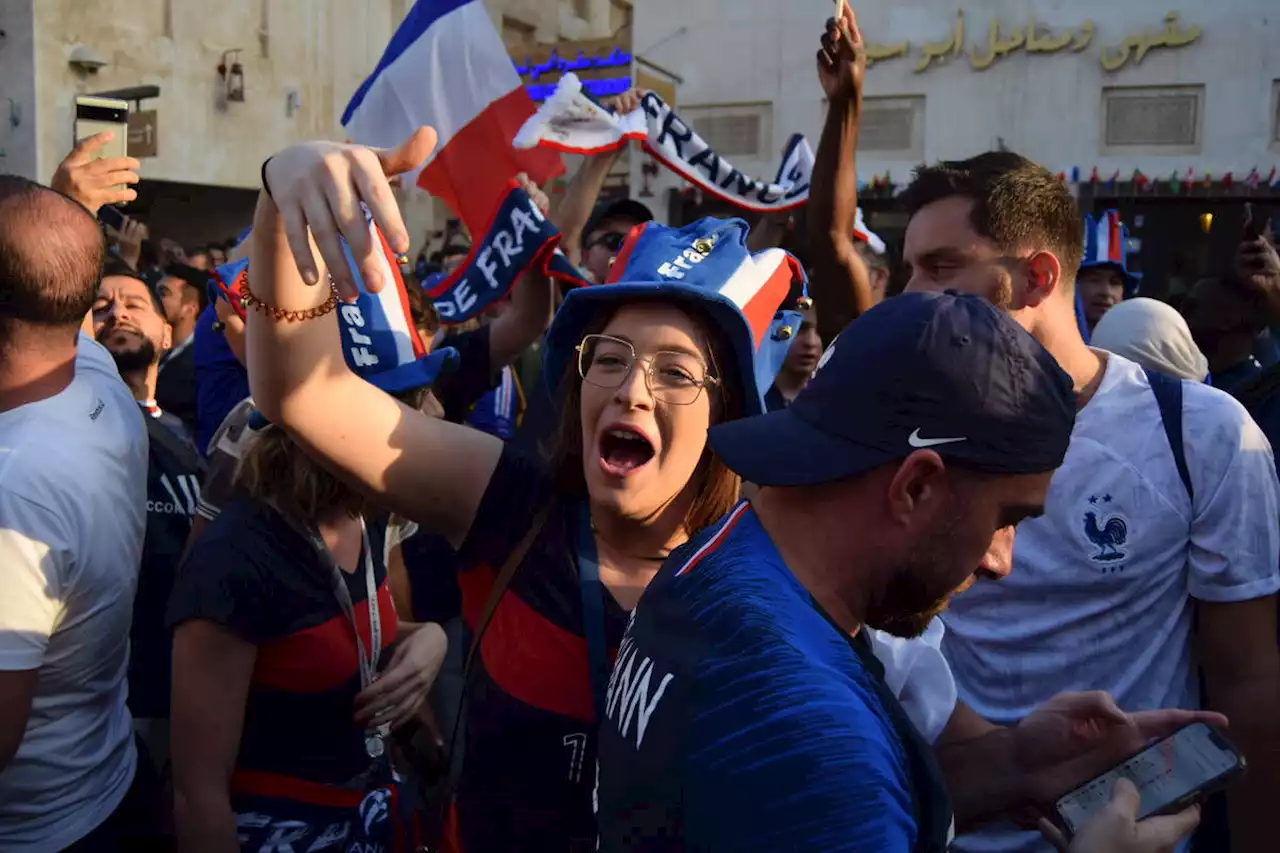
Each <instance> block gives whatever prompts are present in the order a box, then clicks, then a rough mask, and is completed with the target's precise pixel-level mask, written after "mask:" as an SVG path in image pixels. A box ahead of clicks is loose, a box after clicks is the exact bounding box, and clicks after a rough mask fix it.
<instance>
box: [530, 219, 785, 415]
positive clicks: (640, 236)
mask: <svg viewBox="0 0 1280 853" xmlns="http://www.w3.org/2000/svg"><path fill="white" fill-rule="evenodd" d="M747 231H748V227H747V223H745V222H743V221H742V220H741V219H714V218H711V217H707V218H704V219H700V220H698V221H697V222H694V223H692V224H691V225H686V226H685V227H683V228H671V227H668V226H665V225H660V224H658V223H656V222H646V223H643V224H641V225H637V226H636V227H635V228H633V229H632V231H631V233H630V234H629V235H628V236H627V239H626V241H625V242H624V243H623V244H622V247H621V248H620V249H619V251H618V255H617V257H616V258H615V259H614V262H613V266H612V267H611V270H610V274H609V280H608V281H607V282H606V283H604V284H597V285H589V286H584V287H578V288H575V289H573V290H571V291H569V293H568V295H567V296H566V297H565V300H564V303H563V304H562V305H561V306H560V310H559V311H558V312H557V313H556V316H555V319H554V320H553V321H552V323H551V328H550V329H548V330H547V344H546V353H545V356H544V362H543V373H544V375H545V376H546V377H547V381H548V383H549V384H550V385H551V387H552V390H554V389H555V387H556V385H557V384H558V383H559V382H560V381H561V380H562V378H563V377H564V375H565V372H566V370H567V369H568V366H569V364H570V363H571V361H572V359H573V358H574V352H575V348H576V347H577V346H578V344H579V343H581V342H582V337H583V335H584V333H585V331H584V330H585V329H586V328H587V327H588V325H590V323H591V320H592V318H594V317H595V316H596V315H597V314H598V313H599V311H600V310H601V309H603V308H607V307H613V306H617V305H621V304H623V303H627V302H638V301H643V300H664V301H673V302H683V303H687V304H690V305H697V306H699V307H700V308H702V309H703V310H704V311H706V312H707V314H709V315H710V317H711V321H712V322H713V323H714V324H715V326H716V328H717V329H718V330H719V331H720V332H721V333H722V334H723V335H724V336H725V338H726V339H727V341H728V343H729V345H730V347H731V348H732V355H733V360H734V363H733V364H732V365H718V367H719V368H720V369H721V370H733V371H736V372H737V377H738V382H739V384H740V385H741V386H742V389H743V398H744V399H743V408H744V414H746V415H754V414H759V413H761V412H764V411H765V410H766V409H765V404H764V394H765V392H767V391H768V390H769V387H770V386H771V385H773V380H774V379H775V378H776V377H777V375H778V371H779V370H781V368H782V362H783V361H784V360H785V359H786V357H787V349H788V348H789V347H790V346H791V342H792V340H793V339H794V337H795V333H796V331H798V330H799V328H800V324H801V322H802V320H803V317H802V315H801V314H800V313H799V312H798V311H779V310H778V306H780V305H781V304H782V303H783V301H784V300H785V299H786V297H787V294H788V292H790V290H791V287H792V283H793V282H795V281H800V282H801V283H802V284H803V283H804V281H805V277H804V270H803V268H801V266H800V263H799V262H798V261H797V260H796V259H795V258H794V257H792V256H791V255H790V254H788V253H787V252H784V251H782V250H781V249H766V250H765V251H763V252H757V253H755V254H754V255H753V254H751V253H750V252H749V251H748V250H747V242H746V238H747Z"/></svg>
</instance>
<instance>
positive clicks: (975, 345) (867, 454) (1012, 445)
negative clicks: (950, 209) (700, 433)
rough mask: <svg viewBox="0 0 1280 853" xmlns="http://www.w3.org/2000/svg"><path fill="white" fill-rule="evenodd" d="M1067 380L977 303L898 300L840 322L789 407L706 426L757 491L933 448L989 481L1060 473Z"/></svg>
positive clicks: (1069, 414)
mask: <svg viewBox="0 0 1280 853" xmlns="http://www.w3.org/2000/svg"><path fill="white" fill-rule="evenodd" d="M1075 417H1076V396H1075V393H1074V392H1073V390H1072V384H1071V377H1070V376H1068V375H1067V374H1066V372H1065V371H1063V369H1062V368H1061V367H1059V366H1058V362H1057V361H1056V360H1054V358H1053V356H1052V355H1050V354H1049V352H1048V351H1047V350H1045V348H1044V347H1042V346H1041V345H1040V344H1039V343H1037V342H1036V340H1035V339H1034V338H1032V337H1031V335H1029V334H1027V332H1026V331H1024V330H1023V328H1022V327H1021V326H1019V325H1018V324H1017V323H1016V322H1015V321H1013V320H1012V319H1010V318H1009V317H1008V316H1007V315H1005V314H1004V313H1003V312H1001V311H998V310H996V309H995V308H994V307H992V305H991V304H990V303H989V302H987V301H986V300H983V299H980V298H978V297H976V296H961V295H957V294H955V293H953V292H948V293H904V294H902V295H901V296H895V297H894V298H893V299H888V300H886V301H884V302H882V303H880V304H879V305H877V306H876V307H875V308H872V309H871V310H870V311H868V312H866V313H865V314H863V315H862V316H861V317H859V318H858V319H857V320H855V321H854V322H853V323H852V324H850V325H849V327H848V328H846V329H845V330H844V331H843V332H841V333H840V336H839V337H838V338H836V340H835V341H834V342H833V343H832V344H831V346H830V347H828V348H827V352H826V353H825V354H823V356H822V360H821V361H820V362H819V363H818V371H817V373H816V374H815V375H814V377H813V379H812V380H810V382H809V384H808V385H807V386H806V387H805V389H804V390H803V391H801V392H800V394H799V396H797V397H796V399H795V401H794V402H792V404H791V405H790V406H788V407H787V408H785V409H782V410H780V411H776V412H772V413H770V414H767V415H761V416H759V417H754V418H742V419H740V420H736V421H731V422H728V423H723V424H719V425H717V426H713V427H712V428H711V431H710V442H711V447H712V449H713V450H715V452H716V455H718V456H719V457H720V459H721V460H723V461H724V463H725V465H727V466H729V468H730V469H731V470H732V471H734V472H735V473H737V474H738V475H740V476H741V477H742V478H743V479H744V480H746V481H748V482H751V483H755V484H757V485H760V486H812V485H820V484H822V483H830V482H834V481H836V480H843V479H845V478H847V477H853V476H856V475H857V474H861V473H863V472H864V471H869V470H871V469H873V468H876V467H879V466H880V465H885V464H888V463H890V462H894V461H896V460H900V459H905V458H906V457H907V456H909V455H911V454H912V453H914V452H916V451H917V450H921V449H928V448H932V449H935V450H936V451H937V453H939V454H940V455H941V456H942V457H943V458H944V459H954V460H957V461H959V462H962V463H966V464H968V465H969V466H971V467H974V468H977V469H978V470H981V471H986V472H989V473H992V474H1033V473H1042V472H1045V471H1052V470H1054V469H1055V468H1057V467H1058V466H1059V465H1061V464H1062V460H1063V457H1065V456H1066V453H1067V446H1068V444H1069V443H1070V441H1071V429H1072V426H1073V425H1074V424H1075Z"/></svg>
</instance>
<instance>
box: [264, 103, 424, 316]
mask: <svg viewBox="0 0 1280 853" xmlns="http://www.w3.org/2000/svg"><path fill="white" fill-rule="evenodd" d="M435 145H436V132H435V131H434V130H432V129H431V128H429V127H420V128H418V129H417V130H416V131H414V132H413V134H411V135H410V136H409V138H408V139H406V140H405V141H404V142H402V143H401V144H400V145H399V146H398V147H396V148H393V149H379V148H368V147H365V146H362V145H349V144H342V143H337V142H304V143H301V144H299V145H294V146H292V147H290V148H286V149H285V150H284V151H281V152H280V153H279V154H277V155H275V156H274V157H272V158H271V159H270V160H269V161H267V165H266V168H265V169H264V176H265V178H266V182H267V187H266V189H267V192H268V194H269V195H270V196H271V198H272V200H273V201H274V202H275V205H276V209H277V210H279V212H280V219H281V221H282V222H283V224H284V231H285V238H286V239H287V241H288V243H289V251H290V252H291V253H292V255H293V259H294V262H295V263H296V264H297V265H298V272H299V273H300V274H301V276H302V279H303V281H305V282H306V283H307V284H316V283H317V282H319V281H320V269H319V266H318V265H317V264H316V259H315V255H314V254H313V253H312V250H311V238H314V239H315V245H316V248H317V249H319V251H320V256H321V258H323V260H324V264H325V266H326V267H327V268H328V271H329V275H330V276H331V277H332V279H333V282H334V285H335V286H336V287H337V290H338V295H339V296H340V297H342V298H344V299H353V298H355V296H356V295H357V293H358V290H357V287H356V283H355V279H354V277H353V276H352V275H351V271H350V269H349V268H348V266H347V262H346V256H345V255H344V254H343V250H342V240H343V239H345V240H346V242H347V245H348V246H349V247H350V249H351V256H352V257H353V258H355V260H356V263H357V264H358V265H359V267H360V274H361V276H362V278H363V279H364V282H365V284H366V285H367V286H368V288H369V290H370V291H372V292H375V293H376V292H377V291H379V290H381V289H382V287H383V285H384V284H385V282H383V281H382V275H381V273H380V271H379V263H378V260H377V254H376V250H377V249H376V246H375V245H374V242H373V241H372V240H371V239H370V236H369V228H368V225H367V223H366V222H365V218H364V213H363V212H362V211H361V209H360V203H361V202H363V203H364V204H365V205H366V206H368V208H369V211H370V213H372V214H373V219H374V221H375V222H376V223H377V224H378V227H379V228H381V230H382V233H383V235H385V236H386V238H387V243H388V244H389V245H390V246H391V249H392V250H393V251H395V252H406V251H408V250H409V234H408V231H407V230H406V229H405V226H404V220H403V219H402V218H401V216H400V208H399V206H398V205H397V204H396V199H395V196H394V194H393V193H392V190H391V184H390V182H389V180H388V179H389V178H391V177H394V176H395V175H399V174H402V173H404V172H408V171H410V170H411V169H413V168H415V167H417V166H419V165H421V164H422V162H423V161H424V160H426V159H427V156H428V155H429V154H430V153H431V150H432V149H433V148H435ZM308 232H309V233H308Z"/></svg>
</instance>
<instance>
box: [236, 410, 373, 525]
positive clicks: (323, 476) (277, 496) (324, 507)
mask: <svg viewBox="0 0 1280 853" xmlns="http://www.w3.org/2000/svg"><path fill="white" fill-rule="evenodd" d="M235 483H236V485H237V486H239V487H240V488H242V489H244V490H245V492H246V493H248V494H249V496H250V497H252V498H253V499H254V500H258V501H261V502H263V503H268V504H272V505H274V506H275V507H277V508H278V509H280V510H281V511H282V512H286V513H289V514H294V513H296V514H298V516H299V518H300V520H304V521H313V520H315V519H317V518H319V517H321V516H324V515H329V514H331V513H334V512H341V513H345V514H347V515H353V516H354V515H361V514H362V513H363V512H364V509H365V499H364V497H363V496H362V495H361V494H359V493H358V492H356V491H355V490H354V489H352V488H351V487H349V486H347V485H346V484H345V483H343V482H342V481H341V480H339V479H338V478H337V477H335V476H334V475H333V474H331V473H329V471H328V470H326V469H325V468H324V467H323V466H321V464H320V463H319V462H316V461H315V460H314V459H312V458H311V457H310V456H308V455H307V454H306V453H305V452H304V451H303V449H302V448H301V447H299V446H298V445H297V443H296V442H294V440H293V439H292V438H291V437H290V436H289V434H288V433H287V432H285V431H284V430H283V429H281V428H280V427H278V426H275V425H271V426H268V427H266V428H265V429H263V430H262V431H261V432H259V433H258V435H257V437H255V438H254V440H253V441H252V442H251V443H250V444H249V446H248V447H247V448H245V452H244V455H243V456H242V457H241V458H240V464H239V465H238V466H237V467H236V476H235Z"/></svg>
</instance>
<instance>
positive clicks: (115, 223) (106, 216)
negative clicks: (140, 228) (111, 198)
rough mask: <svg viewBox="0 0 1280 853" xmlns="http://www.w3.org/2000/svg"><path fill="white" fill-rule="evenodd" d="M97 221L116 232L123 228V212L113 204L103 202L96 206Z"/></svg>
mask: <svg viewBox="0 0 1280 853" xmlns="http://www.w3.org/2000/svg"><path fill="white" fill-rule="evenodd" d="M98 221H99V222H101V223H102V224H103V225H105V226H107V227H108V228H110V229H111V230H112V231H117V232H118V231H120V230H121V229H123V228H124V214H123V213H122V212H121V211H120V209H119V208H118V207H115V206H114V205H110V204H104V205H103V206H102V207H100V208H98Z"/></svg>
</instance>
